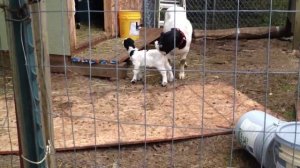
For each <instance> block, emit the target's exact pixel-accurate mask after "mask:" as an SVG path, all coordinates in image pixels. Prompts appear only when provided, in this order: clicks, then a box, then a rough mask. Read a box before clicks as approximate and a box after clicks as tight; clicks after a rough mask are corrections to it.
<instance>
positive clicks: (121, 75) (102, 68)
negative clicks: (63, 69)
mask: <svg viewBox="0 0 300 168" xmlns="http://www.w3.org/2000/svg"><path fill="white" fill-rule="evenodd" d="M127 68H128V65H127V63H126V62H123V63H120V64H118V71H117V65H116V64H104V65H103V64H94V65H92V66H91V71H90V65H89V64H88V63H71V66H70V70H71V71H72V72H75V73H77V74H80V75H84V76H89V75H90V73H91V76H93V77H104V78H118V79H125V78H126V77H127V71H128V69H127Z"/></svg>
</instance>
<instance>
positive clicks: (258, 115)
mask: <svg viewBox="0 0 300 168" xmlns="http://www.w3.org/2000/svg"><path fill="white" fill-rule="evenodd" d="M281 123H283V121H281V120H279V119H278V118H275V117H273V116H271V115H269V114H266V113H265V112H262V111H258V110H253V111H250V112H247V113H246V114H244V115H243V116H242V117H241V118H240V119H239V121H238V122H237V124H236V126H235V136H236V138H237V140H238V142H239V143H240V144H241V146H242V147H243V148H245V149H246V150H247V151H248V152H249V153H251V155H253V156H254V157H255V158H256V160H257V161H258V162H259V163H260V164H262V165H263V166H264V167H266V168H274V167H275V163H274V156H273V143H274V137H275V131H276V129H277V127H278V126H279V125H280V124H281Z"/></svg>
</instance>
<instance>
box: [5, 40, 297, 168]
mask: <svg viewBox="0 0 300 168" xmlns="http://www.w3.org/2000/svg"><path fill="white" fill-rule="evenodd" d="M205 46H206V47H205ZM236 46H238V48H237V50H236ZM149 47H152V46H149ZM204 51H205V53H204ZM187 63H188V67H187V72H186V73H187V78H186V79H185V80H176V81H175V83H170V84H169V85H168V86H167V88H172V87H174V86H180V85H191V84H199V85H200V84H205V85H209V84H214V83H216V82H224V83H227V84H228V85H231V86H233V88H236V90H238V91H239V92H241V93H243V94H245V95H247V96H248V97H250V98H251V99H253V100H255V101H257V102H258V103H260V104H261V105H263V106H264V107H265V108H266V109H267V108H268V109H270V110H271V111H272V112H274V113H275V115H276V116H278V117H280V116H283V117H284V118H285V119H286V120H295V109H294V105H295V98H296V97H295V95H296V93H297V84H298V71H299V70H298V69H299V67H298V63H299V59H298V58H297V57H296V56H295V55H293V54H292V51H291V43H290V42H288V41H280V40H277V39H272V40H271V41H270V43H268V40H266V39H261V40H240V41H239V43H238V45H236V41H234V40H216V41H207V43H204V42H203V41H197V42H194V43H193V44H192V46H191V51H190V54H189V55H188V58H187ZM174 65H175V68H177V67H176V66H177V65H178V59H176V61H175V62H174ZM203 70H204V71H205V73H204V71H203ZM267 72H268V73H267ZM131 76H132V73H129V74H128V78H127V79H125V80H108V79H96V78H92V79H91V80H92V82H93V83H98V84H97V85H98V86H97V87H96V88H97V89H93V92H92V93H93V94H101V93H103V91H104V90H105V89H107V87H114V88H116V87H117V86H118V85H119V86H126V87H131V88H132V87H133V88H137V89H138V90H139V89H140V88H141V86H143V83H142V82H139V83H137V84H135V85H132V84H130V78H131ZM60 77H61V74H52V87H53V88H57V87H61V88H63V87H65V86H58V85H57V83H58V82H57V81H55V79H59V80H61V78H60ZM68 78H69V79H70V83H68V86H71V85H72V84H73V85H74V84H75V85H76V83H72V81H76V80H75V79H76V78H78V77H77V76H76V74H71V75H69V76H68ZM79 78H87V77H79ZM87 79H88V78H87ZM145 79H146V80H145V81H144V82H145V83H146V85H144V86H145V87H146V88H147V89H157V90H160V91H164V90H165V89H166V88H163V87H161V86H160V80H161V77H160V75H159V73H158V72H156V71H149V72H147V76H146V78H145ZM2 83H3V84H4V83H6V84H7V83H11V80H5V82H3V81H2ZM2 83H1V84H2ZM107 83H108V84H107ZM1 86H3V85H1ZM9 86H11V85H9ZM80 87H81V88H84V89H85V90H87V89H88V85H81V86H80ZM71 88H72V87H71ZM75 88H76V87H74V90H71V91H70V93H71V94H72V92H77V91H76V89H75ZM101 88H102V89H101ZM216 89H218V88H217V87H216ZM78 92H80V90H78ZM232 92H234V90H232ZM56 94H65V93H56ZM0 95H1V94H0ZM9 95H11V94H9ZM1 96H3V95H1ZM148 99H149V98H148ZM192 103H199V102H192ZM60 105H61V108H64V107H65V106H66V104H63V103H62V102H61V104H60ZM67 106H69V105H67ZM150 108H151V107H150ZM1 112H2V111H1ZM1 129H3V128H2V127H1ZM56 159H57V167H116V165H117V164H119V165H120V166H121V167H143V166H147V167H249V168H250V167H259V166H260V165H259V164H258V163H257V161H256V160H255V159H254V158H253V157H252V156H250V155H249V154H248V153H247V152H246V151H244V150H243V149H241V148H240V146H239V145H238V143H237V142H236V140H235V138H234V137H232V135H221V136H215V137H209V138H198V139H191V140H185V141H176V142H173V143H172V142H165V143H153V144H141V145H132V146H117V147H114V148H102V149H93V150H86V151H71V152H65V153H57V154H56ZM0 165H1V167H2V165H3V167H18V157H16V156H11V155H9V156H0Z"/></svg>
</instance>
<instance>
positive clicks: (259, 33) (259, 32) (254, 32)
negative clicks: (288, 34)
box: [193, 26, 285, 39]
mask: <svg viewBox="0 0 300 168" xmlns="http://www.w3.org/2000/svg"><path fill="white" fill-rule="evenodd" d="M269 31H270V33H271V37H280V36H282V35H283V34H284V33H285V31H284V28H281V27H275V26H274V27H271V28H270V29H269V27H245V28H240V29H239V38H240V39H242V38H246V39H257V38H266V37H268V36H269ZM204 37H206V38H207V39H235V37H236V28H232V29H219V30H207V31H206V32H205V31H204V30H194V33H193V38H194V39H197V38H204Z"/></svg>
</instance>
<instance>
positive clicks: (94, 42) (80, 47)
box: [72, 35, 112, 54]
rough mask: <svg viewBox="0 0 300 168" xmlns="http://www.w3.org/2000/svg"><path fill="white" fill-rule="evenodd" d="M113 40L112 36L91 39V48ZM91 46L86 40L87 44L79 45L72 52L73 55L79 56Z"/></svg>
mask: <svg viewBox="0 0 300 168" xmlns="http://www.w3.org/2000/svg"><path fill="white" fill-rule="evenodd" d="M110 38H112V36H111V35H105V36H97V37H94V38H92V39H91V46H94V45H97V44H99V43H101V42H103V41H105V40H108V39H110ZM89 45H90V42H89V40H86V41H85V42H83V43H81V44H79V45H77V47H76V48H75V49H74V50H73V51H72V54H77V53H80V52H82V51H83V50H85V49H87V48H88V47H89Z"/></svg>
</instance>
